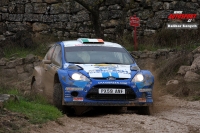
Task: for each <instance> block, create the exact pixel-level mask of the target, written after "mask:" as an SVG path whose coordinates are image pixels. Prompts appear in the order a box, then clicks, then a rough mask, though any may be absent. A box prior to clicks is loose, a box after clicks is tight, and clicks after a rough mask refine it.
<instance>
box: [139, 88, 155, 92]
mask: <svg viewBox="0 0 200 133" xmlns="http://www.w3.org/2000/svg"><path fill="white" fill-rule="evenodd" d="M151 91H152V89H150V88H144V89H139V92H151Z"/></svg>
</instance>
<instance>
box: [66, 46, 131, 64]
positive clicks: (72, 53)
mask: <svg viewBox="0 0 200 133" xmlns="http://www.w3.org/2000/svg"><path fill="white" fill-rule="evenodd" d="M65 59H66V61H67V62H68V63H75V64H126V65H130V64H133V63H134V60H133V59H132V58H131V56H130V55H129V53H128V52H127V51H126V50H125V49H124V48H117V47H102V46H76V47H65Z"/></svg>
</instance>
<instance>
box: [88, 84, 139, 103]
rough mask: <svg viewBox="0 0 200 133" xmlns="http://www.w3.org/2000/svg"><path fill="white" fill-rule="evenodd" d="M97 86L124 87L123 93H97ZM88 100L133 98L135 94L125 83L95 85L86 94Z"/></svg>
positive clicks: (107, 87)
mask: <svg viewBox="0 0 200 133" xmlns="http://www.w3.org/2000/svg"><path fill="white" fill-rule="evenodd" d="M99 88H105V89H109V88H116V89H125V94H99V92H98V90H99ZM86 98H87V99H90V100H135V98H136V95H135V93H134V91H133V90H132V89H131V88H130V87H129V86H125V85H96V86H94V87H93V88H92V89H90V90H89V91H88V94H87V96H86Z"/></svg>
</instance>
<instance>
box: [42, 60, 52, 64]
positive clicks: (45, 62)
mask: <svg viewBox="0 0 200 133" xmlns="http://www.w3.org/2000/svg"><path fill="white" fill-rule="evenodd" d="M42 62H43V63H44V64H51V60H42Z"/></svg>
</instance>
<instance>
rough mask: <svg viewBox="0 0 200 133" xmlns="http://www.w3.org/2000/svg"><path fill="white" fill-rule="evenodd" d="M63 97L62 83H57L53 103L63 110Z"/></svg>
mask: <svg viewBox="0 0 200 133" xmlns="http://www.w3.org/2000/svg"><path fill="white" fill-rule="evenodd" d="M62 98H63V91H62V87H61V84H60V83H55V84H54V90H53V104H54V105H55V106H56V107H57V108H58V109H59V110H61V111H63V105H62Z"/></svg>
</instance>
